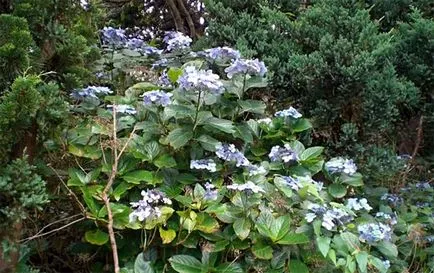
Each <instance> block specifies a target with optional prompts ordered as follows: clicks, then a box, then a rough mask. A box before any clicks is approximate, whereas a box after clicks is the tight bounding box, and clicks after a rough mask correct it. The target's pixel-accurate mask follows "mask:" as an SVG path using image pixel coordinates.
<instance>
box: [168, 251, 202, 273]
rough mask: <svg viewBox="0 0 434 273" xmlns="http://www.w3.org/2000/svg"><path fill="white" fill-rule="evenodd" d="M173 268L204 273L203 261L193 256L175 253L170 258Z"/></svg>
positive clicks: (180, 270) (183, 271)
mask: <svg viewBox="0 0 434 273" xmlns="http://www.w3.org/2000/svg"><path fill="white" fill-rule="evenodd" d="M169 262H170V265H171V266H172V268H173V269H174V270H175V271H176V272H179V273H202V263H201V262H200V261H199V260H198V259H196V258H195V257H193V256H189V255H175V256H172V257H171V258H169Z"/></svg>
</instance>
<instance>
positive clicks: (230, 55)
mask: <svg viewBox="0 0 434 273" xmlns="http://www.w3.org/2000/svg"><path fill="white" fill-rule="evenodd" d="M204 53H205V57H206V58H207V59H210V60H213V61H217V62H228V61H231V60H237V59H239V58H241V54H240V52H239V51H238V50H235V49H232V48H230V47H226V46H224V47H215V48H210V49H207V50H205V51H204Z"/></svg>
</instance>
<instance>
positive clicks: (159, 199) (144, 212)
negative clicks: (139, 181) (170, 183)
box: [129, 190, 172, 222]
mask: <svg viewBox="0 0 434 273" xmlns="http://www.w3.org/2000/svg"><path fill="white" fill-rule="evenodd" d="M141 194H142V197H143V198H142V200H139V201H138V202H132V203H130V204H131V208H132V209H133V211H132V212H131V213H130V215H129V217H130V222H135V221H137V220H139V221H140V222H142V221H145V220H147V219H155V218H159V217H160V216H161V210H160V206H162V205H171V204H172V201H171V200H170V199H169V198H167V197H166V195H165V194H164V193H162V192H160V191H158V190H146V191H142V193H141Z"/></svg>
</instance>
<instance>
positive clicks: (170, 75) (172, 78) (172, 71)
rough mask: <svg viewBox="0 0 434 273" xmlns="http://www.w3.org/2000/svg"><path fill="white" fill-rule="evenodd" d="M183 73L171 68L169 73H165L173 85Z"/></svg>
mask: <svg viewBox="0 0 434 273" xmlns="http://www.w3.org/2000/svg"><path fill="white" fill-rule="evenodd" d="M182 73H183V71H182V69H181V68H177V67H171V68H170V69H169V71H167V77H168V78H169V80H170V81H171V82H172V83H175V82H176V81H177V80H178V78H179V77H180V76H181V75H182Z"/></svg>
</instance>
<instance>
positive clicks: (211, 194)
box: [203, 182, 218, 201]
mask: <svg viewBox="0 0 434 273" xmlns="http://www.w3.org/2000/svg"><path fill="white" fill-rule="evenodd" d="M203 198H204V199H205V200H208V201H214V200H217V198H218V190H217V189H215V186H214V185H213V184H211V183H209V182H206V184H205V195H204V196H203Z"/></svg>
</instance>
